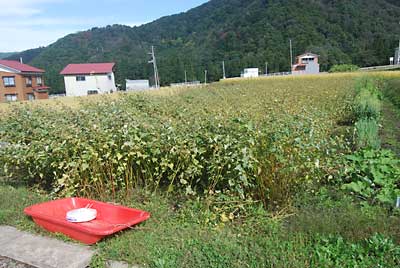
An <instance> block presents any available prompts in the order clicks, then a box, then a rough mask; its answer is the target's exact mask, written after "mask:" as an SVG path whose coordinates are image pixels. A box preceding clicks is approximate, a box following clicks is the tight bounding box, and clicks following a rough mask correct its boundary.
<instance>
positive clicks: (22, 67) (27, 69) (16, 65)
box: [0, 60, 45, 73]
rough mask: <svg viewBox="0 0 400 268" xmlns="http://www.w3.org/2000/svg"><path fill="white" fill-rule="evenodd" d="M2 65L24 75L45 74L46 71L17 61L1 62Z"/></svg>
mask: <svg viewBox="0 0 400 268" xmlns="http://www.w3.org/2000/svg"><path fill="white" fill-rule="evenodd" d="M0 65H3V66H5V67H7V68H10V69H14V70H16V71H18V72H22V73H44V72H45V71H44V70H42V69H39V68H35V67H32V66H29V65H27V64H23V63H20V62H19V61H15V60H0Z"/></svg>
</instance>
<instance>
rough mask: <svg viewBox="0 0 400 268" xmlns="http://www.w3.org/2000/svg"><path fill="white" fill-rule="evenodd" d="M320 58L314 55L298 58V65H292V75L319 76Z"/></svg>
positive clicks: (307, 54) (309, 54)
mask: <svg viewBox="0 0 400 268" xmlns="http://www.w3.org/2000/svg"><path fill="white" fill-rule="evenodd" d="M318 58H319V56H318V55H317V54H313V53H304V54H302V55H299V56H297V57H296V63H295V64H293V65H292V74H318V73H319V63H318Z"/></svg>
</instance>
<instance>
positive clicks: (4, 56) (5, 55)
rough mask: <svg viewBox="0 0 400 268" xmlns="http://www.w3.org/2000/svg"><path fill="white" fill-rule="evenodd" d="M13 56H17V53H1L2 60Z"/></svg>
mask: <svg viewBox="0 0 400 268" xmlns="http://www.w3.org/2000/svg"><path fill="white" fill-rule="evenodd" d="M13 54H16V52H0V59H4V58H8V57H10V56H12V55H13Z"/></svg>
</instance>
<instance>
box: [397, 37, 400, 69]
mask: <svg viewBox="0 0 400 268" xmlns="http://www.w3.org/2000/svg"><path fill="white" fill-rule="evenodd" d="M397 64H400V39H399V48H398V50H397Z"/></svg>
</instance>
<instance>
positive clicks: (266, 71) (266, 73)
mask: <svg viewBox="0 0 400 268" xmlns="http://www.w3.org/2000/svg"><path fill="white" fill-rule="evenodd" d="M265 75H268V61H267V62H266V63H265Z"/></svg>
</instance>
